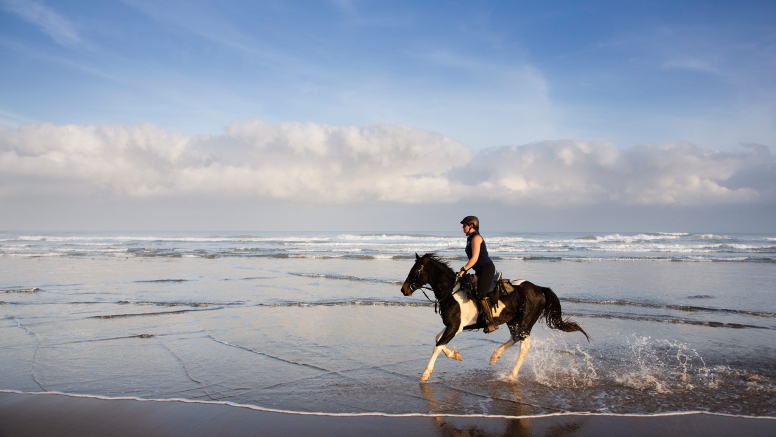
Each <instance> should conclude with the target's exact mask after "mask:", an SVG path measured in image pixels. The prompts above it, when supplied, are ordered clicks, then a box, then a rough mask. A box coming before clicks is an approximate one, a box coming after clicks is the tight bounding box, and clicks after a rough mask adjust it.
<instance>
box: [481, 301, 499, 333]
mask: <svg viewBox="0 0 776 437" xmlns="http://www.w3.org/2000/svg"><path fill="white" fill-rule="evenodd" d="M480 306H481V307H482V312H483V313H484V314H485V322H486V323H487V326H486V327H485V328H484V329H483V332H485V333H486V334H490V333H491V332H493V331H495V330H496V329H498V326H497V325H496V323H495V322H493V315H492V314H491V311H490V303H489V302H488V298H487V297H485V298H483V299H480Z"/></svg>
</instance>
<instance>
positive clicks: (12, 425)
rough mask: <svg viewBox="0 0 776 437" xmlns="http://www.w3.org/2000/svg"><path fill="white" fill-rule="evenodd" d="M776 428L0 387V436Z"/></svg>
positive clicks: (693, 418)
mask: <svg viewBox="0 0 776 437" xmlns="http://www.w3.org/2000/svg"><path fill="white" fill-rule="evenodd" d="M137 435H144V436H152V437H153V436H187V437H197V436H243V435H245V436H299V435H312V436H341V435H370V436H397V435H401V436H457V435H477V436H515V437H519V436H566V435H569V436H571V435H573V436H621V435H629V436H655V435H687V436H733V435H747V436H773V435H776V420H774V419H764V418H742V417H729V416H719V415H710V414H703V413H692V414H681V415H664V416H642V417H634V416H604V415H562V416H552V417H534V418H522V419H509V418H499V417H446V416H440V417H386V416H359V417H343V416H319V415H305V414H289V413H276V412H266V411H257V410H253V409H250V408H241V407H235V406H229V405H218V404H202V403H187V402H178V401H166V402H160V401H139V400H127V399H110V400H107V399H95V398H83V397H73V396H67V395H59V394H19V393H0V437H14V436H26V437H34V436H60V437H66V436H119V437H121V436H137Z"/></svg>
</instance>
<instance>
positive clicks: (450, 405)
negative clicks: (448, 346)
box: [420, 383, 588, 437]
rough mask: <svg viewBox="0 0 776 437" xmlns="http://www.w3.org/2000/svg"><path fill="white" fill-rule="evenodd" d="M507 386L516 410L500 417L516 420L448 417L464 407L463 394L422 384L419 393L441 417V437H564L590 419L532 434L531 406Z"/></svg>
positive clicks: (437, 420) (562, 423)
mask: <svg viewBox="0 0 776 437" xmlns="http://www.w3.org/2000/svg"><path fill="white" fill-rule="evenodd" d="M506 385H507V386H508V387H509V389H510V390H511V392H512V394H513V395H514V399H515V401H514V403H513V405H514V407H513V409H512V411H509V412H502V414H500V415H508V416H515V418H514V419H507V418H488V419H480V420H477V419H474V418H461V417H451V416H445V415H444V414H450V413H449V411H451V410H455V407H456V406H457V405H458V406H460V405H461V402H462V400H463V399H462V397H463V394H464V393H463V392H461V391H458V390H447V389H446V388H445V387H444V386H443V385H439V384H426V383H421V384H420V392H421V393H422V394H423V397H424V398H425V399H426V400H427V401H428V405H429V412H430V413H431V414H437V413H438V414H440V415H439V416H434V418H433V419H434V422H435V424H436V428H437V429H438V430H439V435H441V436H450V437H459V436H472V437H480V436H482V437H485V436H488V437H496V436H504V437H506V436H509V437H533V436H538V435H541V436H547V437H563V436H566V435H573V434H576V433H577V431H579V429H580V428H581V427H582V425H583V423H584V422H585V421H587V419H588V418H587V417H578V416H577V417H568V418H564V419H560V420H559V421H556V423H553V424H552V425H551V426H549V427H541V428H542V429H534V430H533V432H532V426H531V425H532V424H531V421H532V419H530V418H528V417H526V416H528V415H529V414H530V411H529V410H528V404H527V403H525V402H523V401H522V399H523V398H522V395H521V393H520V387H519V386H518V385H517V384H506ZM491 391H493V390H491ZM441 393H444V395H440V394H441ZM498 395H499V393H492V398H497V397H498ZM446 412H447V413H446Z"/></svg>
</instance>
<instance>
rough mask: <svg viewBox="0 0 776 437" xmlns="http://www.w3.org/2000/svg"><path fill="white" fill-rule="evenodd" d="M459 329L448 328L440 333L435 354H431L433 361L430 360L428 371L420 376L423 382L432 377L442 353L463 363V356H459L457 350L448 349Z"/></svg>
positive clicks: (427, 366)
mask: <svg viewBox="0 0 776 437" xmlns="http://www.w3.org/2000/svg"><path fill="white" fill-rule="evenodd" d="M457 331H458V329H457V328H456V327H454V326H447V327H445V329H443V330H442V332H440V333H439V335H437V336H436V346H434V352H433V353H431V359H430V360H428V365H426V370H424V371H423V374H422V375H421V376H420V380H421V381H426V380H428V378H429V377H430V376H431V374H432V373H434V363H436V359H437V357H438V356H439V353H440V352H444V353H445V356H446V357H448V358H453V359H456V360H458V361H463V358H461V354H459V353H458V352H457V351H456V350H455V349H453V350H450V349H448V348H447V343H448V342H449V341H450V340H452V339H453V337H455V334H457V333H458V332H457Z"/></svg>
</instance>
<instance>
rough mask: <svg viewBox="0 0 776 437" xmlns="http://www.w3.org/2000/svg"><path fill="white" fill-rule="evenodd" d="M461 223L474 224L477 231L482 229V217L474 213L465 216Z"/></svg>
mask: <svg viewBox="0 0 776 437" xmlns="http://www.w3.org/2000/svg"><path fill="white" fill-rule="evenodd" d="M461 224H462V225H470V226H473V227H474V230H475V231H479V230H480V219H478V218H477V217H476V216H473V215H467V216H466V217H464V218H463V220H461Z"/></svg>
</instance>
